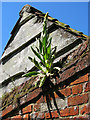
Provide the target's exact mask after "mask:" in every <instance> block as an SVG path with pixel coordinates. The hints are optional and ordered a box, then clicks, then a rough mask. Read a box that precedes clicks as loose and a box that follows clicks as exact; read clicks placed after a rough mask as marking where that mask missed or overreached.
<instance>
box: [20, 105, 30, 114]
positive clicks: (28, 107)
mask: <svg viewBox="0 0 90 120" xmlns="http://www.w3.org/2000/svg"><path fill="white" fill-rule="evenodd" d="M22 112H23V114H25V113H30V112H32V105H28V106H27V107H25V108H23V109H22Z"/></svg>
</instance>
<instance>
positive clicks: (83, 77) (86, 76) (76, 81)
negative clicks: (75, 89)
mask: <svg viewBox="0 0 90 120" xmlns="http://www.w3.org/2000/svg"><path fill="white" fill-rule="evenodd" d="M86 81H88V73H87V74H86V75H84V76H82V77H80V78H78V79H77V80H75V81H74V82H72V83H71V84H70V85H75V84H78V83H83V82H86Z"/></svg>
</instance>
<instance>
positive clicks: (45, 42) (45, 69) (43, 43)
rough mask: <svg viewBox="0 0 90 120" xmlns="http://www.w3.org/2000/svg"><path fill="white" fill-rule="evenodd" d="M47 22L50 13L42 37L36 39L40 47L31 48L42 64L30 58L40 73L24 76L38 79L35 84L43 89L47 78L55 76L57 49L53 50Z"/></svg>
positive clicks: (30, 73)
mask: <svg viewBox="0 0 90 120" xmlns="http://www.w3.org/2000/svg"><path fill="white" fill-rule="evenodd" d="M47 20H48V13H46V14H45V17H44V22H43V31H42V33H41V37H40V38H39V39H36V40H38V42H39V46H38V47H36V48H33V47H31V49H32V51H33V53H34V54H35V56H37V58H38V59H39V60H40V62H38V61H37V60H36V59H35V57H34V58H31V57H28V58H29V59H30V61H31V62H33V63H34V65H35V67H37V68H38V71H32V72H29V73H27V74H25V75H23V77H37V78H38V80H37V81H36V82H35V86H36V87H37V86H38V87H42V86H43V84H44V82H45V81H46V80H47V78H50V77H51V76H52V75H53V72H52V71H53V69H54V63H53V62H54V60H55V52H56V47H54V48H51V41H52V37H50V36H49V34H48V29H47Z"/></svg>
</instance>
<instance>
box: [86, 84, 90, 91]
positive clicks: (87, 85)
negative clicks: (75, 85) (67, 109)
mask: <svg viewBox="0 0 90 120" xmlns="http://www.w3.org/2000/svg"><path fill="white" fill-rule="evenodd" d="M87 91H90V82H88V83H87V84H86V87H85V92H87Z"/></svg>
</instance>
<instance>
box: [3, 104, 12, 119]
mask: <svg viewBox="0 0 90 120" xmlns="http://www.w3.org/2000/svg"><path fill="white" fill-rule="evenodd" d="M12 110H13V107H12V105H10V106H8V107H7V108H6V109H4V110H3V111H2V117H3V116H4V115H6V114H7V113H9V112H11V111H12Z"/></svg>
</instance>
